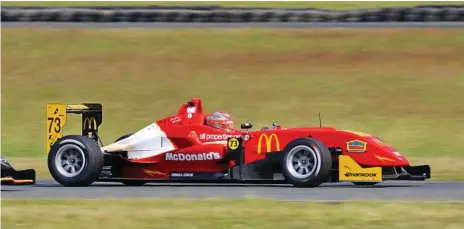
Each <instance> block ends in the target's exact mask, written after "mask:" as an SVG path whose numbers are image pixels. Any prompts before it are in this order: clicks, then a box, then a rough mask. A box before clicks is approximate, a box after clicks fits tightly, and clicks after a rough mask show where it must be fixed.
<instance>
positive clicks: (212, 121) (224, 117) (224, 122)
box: [206, 111, 234, 131]
mask: <svg viewBox="0 0 464 229" xmlns="http://www.w3.org/2000/svg"><path fill="white" fill-rule="evenodd" d="M206 125H208V126H211V127H213V128H218V129H223V130H226V131H231V130H232V129H233V128H234V121H233V120H232V117H230V115H229V114H228V113H225V112H221V111H216V112H213V113H212V114H211V115H209V116H208V117H206Z"/></svg>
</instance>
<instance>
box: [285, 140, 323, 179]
mask: <svg viewBox="0 0 464 229" xmlns="http://www.w3.org/2000/svg"><path fill="white" fill-rule="evenodd" d="M282 166H283V168H282V169H283V175H284V177H285V178H286V179H287V180H288V181H289V182H290V183H292V184H293V185H294V186H296V187H317V186H319V185H321V184H322V183H324V182H327V181H328V180H329V178H330V170H331V168H332V157H331V155H330V152H329V149H328V148H327V146H325V145H324V144H323V143H322V142H320V141H319V140H316V139H314V138H300V139H296V140H294V141H293V142H290V143H289V144H288V145H287V146H286V147H285V149H284V157H283V161H282Z"/></svg>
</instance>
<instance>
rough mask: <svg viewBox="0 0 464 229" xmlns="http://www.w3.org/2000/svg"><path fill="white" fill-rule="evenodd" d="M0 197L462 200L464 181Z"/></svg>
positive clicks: (54, 190)
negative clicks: (365, 185) (363, 185)
mask: <svg viewBox="0 0 464 229" xmlns="http://www.w3.org/2000/svg"><path fill="white" fill-rule="evenodd" d="M1 194H2V198H4V199H5V198H47V199H48V198H143V197H145V198H146V197H155V198H156V197H159V198H163V197H184V198H194V199H201V198H211V197H222V198H231V199H235V198H241V197H260V198H269V199H275V200H286V201H347V200H369V199H377V200H420V201H464V182H440V181H426V182H423V181H422V182H421V181H414V182H408V181H388V182H384V183H382V184H377V185H375V186H370V187H362V186H355V185H353V184H351V183H331V184H324V185H322V186H320V187H317V188H296V187H293V186H290V185H243V184H167V183H164V184H146V185H145V186H140V187H130V186H125V185H123V184H121V183H94V184H93V185H91V186H90V187H63V186H61V185H59V184H58V183H56V182H55V181H52V180H46V181H44V180H41V181H37V184H35V185H26V186H5V185H2V192H1Z"/></svg>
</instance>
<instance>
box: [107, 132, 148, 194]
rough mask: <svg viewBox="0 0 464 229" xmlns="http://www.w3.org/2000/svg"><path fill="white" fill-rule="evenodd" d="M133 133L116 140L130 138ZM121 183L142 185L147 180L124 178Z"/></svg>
mask: <svg viewBox="0 0 464 229" xmlns="http://www.w3.org/2000/svg"><path fill="white" fill-rule="evenodd" d="M131 135H132V133H130V134H125V135H123V136H121V137H119V138H118V139H116V141H114V142H117V141H120V140H122V139H125V138H128V137H130V136H131ZM121 183H123V184H125V185H127V186H142V185H144V184H146V183H147V182H146V181H143V180H123V181H121Z"/></svg>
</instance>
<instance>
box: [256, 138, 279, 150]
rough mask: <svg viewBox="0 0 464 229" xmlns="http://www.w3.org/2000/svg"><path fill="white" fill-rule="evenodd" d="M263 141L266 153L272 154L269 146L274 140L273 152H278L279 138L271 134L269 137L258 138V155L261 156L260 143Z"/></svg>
mask: <svg viewBox="0 0 464 229" xmlns="http://www.w3.org/2000/svg"><path fill="white" fill-rule="evenodd" d="M263 139H264V140H265V141H266V153H268V152H272V149H271V144H272V140H273V139H275V145H276V150H275V151H280V142H279V137H277V135H276V134H271V136H269V137H268V136H267V134H261V136H259V140H258V154H261V149H262V147H261V146H262V141H263Z"/></svg>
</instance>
